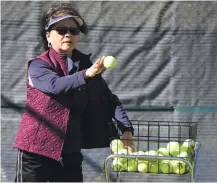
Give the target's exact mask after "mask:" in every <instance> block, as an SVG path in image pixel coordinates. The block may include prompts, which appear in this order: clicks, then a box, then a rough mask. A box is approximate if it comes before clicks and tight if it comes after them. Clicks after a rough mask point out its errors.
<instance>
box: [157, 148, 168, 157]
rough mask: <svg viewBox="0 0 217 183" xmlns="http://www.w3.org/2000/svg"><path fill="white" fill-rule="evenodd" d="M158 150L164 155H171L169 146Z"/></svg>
mask: <svg viewBox="0 0 217 183" xmlns="http://www.w3.org/2000/svg"><path fill="white" fill-rule="evenodd" d="M157 152H158V153H159V154H161V155H163V156H169V150H168V149H167V148H164V147H161V148H159V149H158V151H157Z"/></svg>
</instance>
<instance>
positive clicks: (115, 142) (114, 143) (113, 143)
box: [110, 139, 124, 153]
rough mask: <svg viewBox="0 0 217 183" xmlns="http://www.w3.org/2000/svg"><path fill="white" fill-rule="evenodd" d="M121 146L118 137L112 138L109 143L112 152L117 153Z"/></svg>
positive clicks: (122, 145) (122, 146)
mask: <svg viewBox="0 0 217 183" xmlns="http://www.w3.org/2000/svg"><path fill="white" fill-rule="evenodd" d="M123 148H124V144H123V142H122V141H121V140H119V139H114V140H112V141H111V143H110V149H111V150H112V152H113V153H117V152H118V151H119V150H121V149H123Z"/></svg>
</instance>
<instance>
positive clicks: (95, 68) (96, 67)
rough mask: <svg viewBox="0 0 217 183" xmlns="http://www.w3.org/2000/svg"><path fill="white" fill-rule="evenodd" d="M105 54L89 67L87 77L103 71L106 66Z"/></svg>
mask: <svg viewBox="0 0 217 183" xmlns="http://www.w3.org/2000/svg"><path fill="white" fill-rule="evenodd" d="M104 59H105V56H103V57H101V58H100V59H98V60H97V61H96V62H95V63H94V64H93V65H92V66H91V67H90V68H89V69H87V70H86V73H85V74H86V76H87V77H94V76H95V75H96V74H99V73H101V72H102V71H103V70H104V69H105V67H104V65H103V62H104Z"/></svg>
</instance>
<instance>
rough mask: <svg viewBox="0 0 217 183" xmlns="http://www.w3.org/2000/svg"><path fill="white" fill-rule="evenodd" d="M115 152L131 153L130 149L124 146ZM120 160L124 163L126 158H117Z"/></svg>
mask: <svg viewBox="0 0 217 183" xmlns="http://www.w3.org/2000/svg"><path fill="white" fill-rule="evenodd" d="M117 154H122V155H129V154H132V153H131V151H129V150H128V149H126V148H124V149H121V150H119V151H118V153H117ZM118 159H119V160H120V161H121V162H123V163H126V161H127V159H128V158H118Z"/></svg>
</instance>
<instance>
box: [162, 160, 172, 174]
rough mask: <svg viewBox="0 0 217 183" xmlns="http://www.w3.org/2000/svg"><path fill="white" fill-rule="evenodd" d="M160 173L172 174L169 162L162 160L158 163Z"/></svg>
mask: <svg viewBox="0 0 217 183" xmlns="http://www.w3.org/2000/svg"><path fill="white" fill-rule="evenodd" d="M160 171H161V172H163V173H167V174H168V173H171V172H172V164H171V161H170V160H163V161H161V163H160Z"/></svg>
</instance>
